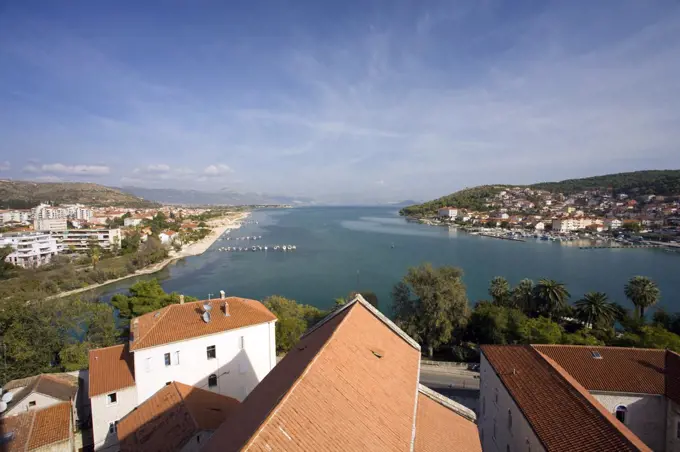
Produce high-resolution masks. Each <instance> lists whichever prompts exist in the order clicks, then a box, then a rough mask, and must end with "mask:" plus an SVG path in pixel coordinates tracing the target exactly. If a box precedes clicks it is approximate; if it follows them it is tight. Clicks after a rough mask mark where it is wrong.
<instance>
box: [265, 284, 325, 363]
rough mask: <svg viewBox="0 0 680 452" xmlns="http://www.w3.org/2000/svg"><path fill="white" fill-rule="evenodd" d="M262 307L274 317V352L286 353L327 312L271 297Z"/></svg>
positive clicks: (282, 298)
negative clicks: (275, 318) (276, 319)
mask: <svg viewBox="0 0 680 452" xmlns="http://www.w3.org/2000/svg"><path fill="white" fill-rule="evenodd" d="M264 305H265V306H266V307H267V309H269V310H270V311H272V312H273V313H274V315H276V317H277V318H278V321H277V322H276V352H277V353H286V352H288V351H289V350H290V349H291V348H293V347H295V345H296V344H297V343H298V341H299V340H300V336H302V334H303V333H304V332H305V331H307V329H308V328H310V327H311V326H313V325H314V324H316V323H317V322H318V321H319V320H321V319H322V318H324V317H325V316H326V315H327V314H328V312H325V311H322V310H320V309H318V308H315V307H314V306H309V305H305V304H298V303H297V302H295V301H294V300H289V299H287V298H284V297H281V296H279V295H272V296H271V297H268V298H266V299H265V300H264Z"/></svg>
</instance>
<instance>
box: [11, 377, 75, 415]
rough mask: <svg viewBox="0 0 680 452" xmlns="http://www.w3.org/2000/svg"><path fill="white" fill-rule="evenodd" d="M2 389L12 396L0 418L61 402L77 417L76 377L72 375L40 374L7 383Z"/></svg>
mask: <svg viewBox="0 0 680 452" xmlns="http://www.w3.org/2000/svg"><path fill="white" fill-rule="evenodd" d="M3 389H4V391H5V392H10V393H11V394H12V401H11V402H9V403H8V404H7V409H6V410H5V412H4V413H2V414H0V416H3V417H9V416H17V415H19V414H22V413H25V412H26V411H29V410H41V409H43V408H49V407H51V406H53V405H56V404H59V403H62V402H69V403H70V404H71V405H72V407H73V409H74V412H73V415H74V418H75V417H77V416H76V411H75V406H76V398H77V394H78V377H75V376H73V375H70V374H67V373H61V374H40V375H36V376H33V377H27V378H21V379H19V380H11V381H8V382H7V383H5V385H4V386H3Z"/></svg>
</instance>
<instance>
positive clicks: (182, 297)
mask: <svg viewBox="0 0 680 452" xmlns="http://www.w3.org/2000/svg"><path fill="white" fill-rule="evenodd" d="M179 304H184V295H183V294H182V295H180V296H179Z"/></svg>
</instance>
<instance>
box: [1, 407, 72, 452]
mask: <svg viewBox="0 0 680 452" xmlns="http://www.w3.org/2000/svg"><path fill="white" fill-rule="evenodd" d="M72 413H73V411H72V409H71V404H70V403H69V402H61V403H58V404H55V405H52V406H49V407H47V408H42V409H37V410H29V411H27V412H24V413H22V414H20V415H18V416H11V417H3V418H2V419H0V432H2V438H1V439H0V445H1V446H2V450H3V451H6V452H26V451H40V452H47V451H49V452H72V451H74V450H75V442H74V438H73V432H74V422H73V416H72Z"/></svg>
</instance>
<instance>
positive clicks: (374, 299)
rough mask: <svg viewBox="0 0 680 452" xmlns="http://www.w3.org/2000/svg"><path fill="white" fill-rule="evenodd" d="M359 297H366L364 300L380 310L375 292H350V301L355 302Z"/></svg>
mask: <svg viewBox="0 0 680 452" xmlns="http://www.w3.org/2000/svg"><path fill="white" fill-rule="evenodd" d="M357 295H361V296H362V297H364V300H366V301H368V303H369V304H370V305H371V306H373V307H374V308H376V309H379V308H378V296H377V295H376V294H375V292H371V291H370V290H362V291H359V292H350V293H349V300H353V299H354V298H356V296H357Z"/></svg>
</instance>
